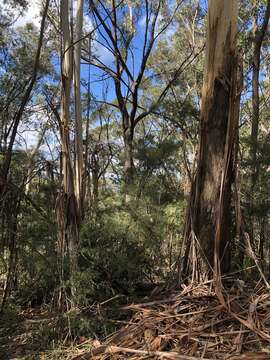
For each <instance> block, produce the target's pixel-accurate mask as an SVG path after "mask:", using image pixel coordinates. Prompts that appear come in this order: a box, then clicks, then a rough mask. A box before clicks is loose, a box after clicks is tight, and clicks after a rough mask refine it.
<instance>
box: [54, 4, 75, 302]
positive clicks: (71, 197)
mask: <svg viewBox="0 0 270 360" xmlns="http://www.w3.org/2000/svg"><path fill="white" fill-rule="evenodd" d="M60 14H61V30H62V36H63V58H62V69H61V70H62V78H61V79H62V94H61V131H60V132H61V147H62V157H63V160H62V168H63V187H64V193H63V194H60V199H59V201H58V204H59V208H60V209H62V219H61V217H60V216H59V224H58V226H59V236H60V239H59V243H60V244H63V243H65V242H67V247H68V255H69V272H70V274H69V275H70V281H71V294H72V298H73V300H74V299H75V296H76V285H75V273H76V271H77V252H78V243H79V216H78V207H77V201H76V196H75V189H74V172H73V167H72V158H71V151H70V134H69V126H70V93H71V83H72V73H73V66H72V60H73V59H72V58H73V56H72V46H71V29H70V23H69V1H68V0H61V11H60ZM61 202H63V203H64V205H63V204H61ZM63 212H64V213H63ZM63 224H64V225H63Z"/></svg>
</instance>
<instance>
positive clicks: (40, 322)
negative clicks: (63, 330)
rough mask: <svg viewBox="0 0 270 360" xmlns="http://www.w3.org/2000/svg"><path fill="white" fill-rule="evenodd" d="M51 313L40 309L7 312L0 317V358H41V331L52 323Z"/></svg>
mask: <svg viewBox="0 0 270 360" xmlns="http://www.w3.org/2000/svg"><path fill="white" fill-rule="evenodd" d="M52 321H53V315H52V314H50V313H49V312H48V311H45V310H41V309H29V310H27V311H23V312H20V313H19V314H15V312H14V313H8V314H7V315H5V316H3V317H2V318H1V319H0V359H1V360H17V359H20V360H22V359H29V360H30V359H33V360H38V359H42V357H41V356H40V355H38V354H39V353H40V350H41V349H42V332H43V331H44V329H46V328H48V326H50V325H51V324H52Z"/></svg>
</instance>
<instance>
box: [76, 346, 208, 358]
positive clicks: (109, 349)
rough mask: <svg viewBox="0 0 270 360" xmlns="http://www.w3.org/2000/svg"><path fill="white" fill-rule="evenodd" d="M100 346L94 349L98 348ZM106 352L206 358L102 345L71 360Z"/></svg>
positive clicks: (172, 352) (161, 356) (162, 356)
mask: <svg viewBox="0 0 270 360" xmlns="http://www.w3.org/2000/svg"><path fill="white" fill-rule="evenodd" d="M99 349H100V348H98V349H96V350H99ZM100 350H101V349H100ZM101 352H102V353H106V354H115V353H118V352H124V353H129V354H138V355H147V356H158V357H160V358H161V359H172V360H199V359H201V360H207V359H206V358H202V357H199V358H198V357H194V356H187V355H181V354H179V353H177V352H175V351H171V352H165V351H147V350H135V349H130V348H125V347H120V346H103V347H102V351H95V350H93V351H91V352H90V353H87V354H84V355H80V356H77V357H75V358H73V359H72V360H90V359H92V358H93V357H94V356H95V355H98V354H100V353H101Z"/></svg>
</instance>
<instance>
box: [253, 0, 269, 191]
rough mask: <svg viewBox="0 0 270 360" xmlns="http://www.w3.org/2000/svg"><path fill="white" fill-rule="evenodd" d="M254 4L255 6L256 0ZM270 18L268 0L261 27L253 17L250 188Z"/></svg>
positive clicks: (254, 168)
mask: <svg viewBox="0 0 270 360" xmlns="http://www.w3.org/2000/svg"><path fill="white" fill-rule="evenodd" d="M254 5H255V7H256V5H257V0H255V2H254ZM269 18H270V0H268V1H267V7H266V10H265V13H264V18H263V23H262V25H261V27H259V26H258V16H257V15H256V16H255V18H254V24H253V35H254V40H253V43H254V47H253V61H252V64H253V73H252V127H251V158H252V189H254V187H255V185H256V182H257V174H258V165H257V150H258V129H259V118H260V94H259V77H260V65H261V48H262V43H263V40H264V38H265V35H266V32H267V28H268V23H269Z"/></svg>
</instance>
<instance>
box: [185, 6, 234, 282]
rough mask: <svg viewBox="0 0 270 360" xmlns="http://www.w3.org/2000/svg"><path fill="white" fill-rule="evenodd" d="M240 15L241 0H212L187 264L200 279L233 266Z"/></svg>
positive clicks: (188, 223) (188, 230) (188, 228)
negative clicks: (231, 251)
mask: <svg viewBox="0 0 270 360" xmlns="http://www.w3.org/2000/svg"><path fill="white" fill-rule="evenodd" d="M237 16H238V1H237V0H226V1H224V0H209V7H208V28H207V43H206V60H205V72H204V82H203V88H202V104H201V122H200V125H201V129H200V149H199V156H198V165H197V174H196V180H195V183H194V184H193V186H192V191H191V200H190V210H189V212H188V218H187V228H186V234H185V239H186V244H187V248H186V253H185V265H184V266H187V268H189V270H190V271H192V272H193V276H194V278H201V277H206V276H207V275H208V273H209V272H210V273H213V268H214V263H219V261H221V271H222V272H224V271H226V270H228V267H229V256H230V252H229V249H230V241H231V215H230V214H231V208H230V204H231V184H232V182H233V160H234V159H233V153H234V151H233V148H234V143H235V142H236V139H237V136H236V134H237V126H238V116H239V114H238V111H239V94H237V91H236V87H237V84H236V75H237V71H236V70H237V67H238V61H237V56H236V36H237ZM188 264H189V266H188ZM184 270H186V269H184Z"/></svg>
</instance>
